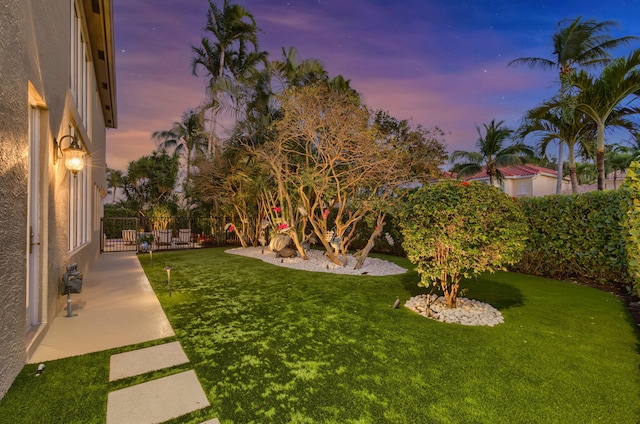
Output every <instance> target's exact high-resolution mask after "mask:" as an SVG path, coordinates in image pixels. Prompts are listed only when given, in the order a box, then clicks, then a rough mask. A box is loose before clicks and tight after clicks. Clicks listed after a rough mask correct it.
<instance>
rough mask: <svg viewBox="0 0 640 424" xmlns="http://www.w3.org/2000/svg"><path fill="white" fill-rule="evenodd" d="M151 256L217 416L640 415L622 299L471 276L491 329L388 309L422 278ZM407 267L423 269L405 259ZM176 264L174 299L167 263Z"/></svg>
mask: <svg viewBox="0 0 640 424" xmlns="http://www.w3.org/2000/svg"><path fill="white" fill-rule="evenodd" d="M141 259H142V263H143V266H144V267H145V270H146V272H147V274H148V276H149V278H150V280H151V281H152V284H153V286H154V289H155V290H156V293H158V295H159V298H160V301H161V303H162V304H163V306H164V308H165V311H166V313H167V315H168V317H169V320H170V321H171V323H172V325H173V327H174V329H175V331H176V333H177V336H178V338H179V339H180V342H181V343H182V345H183V346H184V349H185V351H186V352H187V355H188V356H189V358H190V359H191V362H192V363H193V364H194V367H195V369H196V372H197V374H198V376H199V378H200V380H201V382H202V384H203V386H204V388H205V391H206V392H207V394H208V396H209V399H210V401H211V402H212V404H213V406H212V407H213V409H214V410H216V411H217V413H216V415H217V416H219V417H220V418H221V420H222V421H223V422H234V423H249V422H256V423H264V422H274V423H284V422H299V423H303V422H304V423H312V422H314V423H328V422H335V423H382V422H388V423H427V422H433V423H452V422H460V423H471V422H486V423H500V422H502V423H514V422H528V423H534V422H539V423H551V422H561V423H570V422H574V423H587V422H616V423H637V422H638V417H640V402H639V401H640V369H639V366H640V355H639V353H638V341H639V339H638V334H637V333H636V331H635V329H634V327H635V325H634V324H633V323H632V320H631V317H630V316H629V315H628V313H627V312H626V310H625V307H624V304H623V303H621V302H619V301H618V300H617V299H616V298H615V297H614V296H612V295H611V294H608V293H604V292H601V291H598V290H595V289H591V288H587V287H582V286H578V285H573V284H568V283H564V282H558V281H553V280H547V279H542V278H534V277H529V276H524V275H519V274H511V273H499V274H496V275H491V276H487V277H486V278H483V279H481V280H479V281H473V282H469V283H468V284H465V287H468V288H469V290H468V294H467V295H468V297H471V298H475V299H479V300H482V301H485V302H488V303H490V304H492V305H493V306H495V307H497V308H498V309H500V310H501V311H502V313H503V315H504V317H505V323H504V324H501V325H498V326H496V327H493V328H477V327H464V326H458V325H452V324H443V323H439V322H435V321H432V320H429V319H426V318H424V317H421V316H418V315H416V314H414V313H412V312H410V311H408V310H406V309H402V308H401V309H392V308H390V305H391V304H392V303H393V301H394V300H395V298H396V296H399V297H400V299H401V300H402V301H403V302H404V301H405V300H406V299H407V298H409V297H410V296H413V295H415V294H418V293H420V292H421V290H422V289H419V288H418V287H417V286H416V282H417V281H418V277H417V274H415V273H414V272H408V273H406V274H404V275H399V276H389V277H366V276H337V275H334V274H327V273H305V272H301V271H296V270H291V269H287V268H282V267H275V266H272V265H268V264H265V263H263V262H261V261H259V260H256V259H250V258H244V257H239V256H236V255H229V254H224V253H223V251H222V250H201V251H190V252H174V253H166V254H162V255H161V254H158V255H156V256H154V266H153V268H151V267H149V262H148V258H146V257H143V258H141ZM394 261H396V262H398V263H399V264H401V265H403V266H406V267H407V268H411V265H410V264H409V263H408V262H407V261H405V260H403V259H398V258H394ZM166 265H171V266H172V267H173V271H172V274H171V278H172V285H173V287H174V290H175V292H176V293H175V294H174V296H172V297H171V298H169V297H168V295H167V287H166V274H165V273H164V271H163V268H164V266H166Z"/></svg>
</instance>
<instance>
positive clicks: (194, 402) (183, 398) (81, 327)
mask: <svg viewBox="0 0 640 424" xmlns="http://www.w3.org/2000/svg"><path fill="white" fill-rule="evenodd" d="M71 305H72V308H71V311H72V313H73V314H74V316H73V317H67V316H66V315H67V310H66V307H65V308H64V310H63V311H61V312H60V313H59V314H58V316H57V317H56V319H55V320H54V321H53V323H52V324H51V326H50V328H49V330H48V331H47V333H46V335H45V336H44V338H43V340H42V342H41V343H40V345H39V346H38V347H37V348H36V350H35V351H34V353H33V355H32V356H31V358H29V363H41V362H47V361H52V360H55V359H61V358H66V357H71V356H77V355H84V354H87V353H91V352H98V351H102V350H107V349H113V348H116V347H123V346H129V345H134V344H138V343H143V342H147V341H151V340H158V339H163V338H166V337H171V336H174V335H175V333H174V332H173V329H172V328H171V325H170V324H169V320H168V319H167V317H166V315H165V314H164V311H163V310H162V307H161V306H160V302H159V301H158V298H157V297H156V295H155V293H154V292H153V289H152V288H151V285H150V284H149V281H148V280H147V277H146V275H145V274H144V271H143V269H142V267H141V266H140V263H139V262H138V258H137V257H136V254H135V253H134V252H119V253H108V254H102V255H100V257H99V258H98V260H97V261H96V263H95V264H94V266H93V267H92V268H91V270H90V271H89V272H87V273H86V274H85V275H84V279H83V287H82V293H77V294H72V296H71ZM188 362H189V360H188V358H187V357H186V355H185V354H184V351H183V350H182V347H181V346H180V343H179V342H171V343H166V344H163V345H158V346H152V347H149V348H145V349H139V350H134V351H131V352H125V353H121V354H116V355H113V356H112V357H111V361H110V376H109V381H113V380H117V379H121V378H125V377H130V376H133V375H139V374H144V373H147V372H150V371H154V370H159V369H164V368H170V367H173V366H175V365H179V364H184V363H188ZM208 405H209V401H208V399H207V397H206V395H205V393H204V391H203V390H202V386H201V385H200V383H199V381H198V379H197V377H196V374H195V372H194V371H193V370H189V371H185V372H182V373H179V374H174V375H169V376H167V377H163V378H159V379H156V380H152V381H148V382H145V383H141V384H137V385H134V386H131V387H127V388H124V389H121V390H117V391H114V392H111V393H109V396H108V400H107V423H109V424H111V423H114V424H115V423H118V424H124V423H129V422H131V423H138V424H144V423H157V422H162V421H166V420H168V419H171V418H175V417H179V416H182V415H185V414H187V413H189V412H192V411H194V410H197V409H201V408H204V407H206V406H208ZM218 422H219V421H218V420H217V419H216V418H214V419H213V420H210V421H207V423H212V424H215V423H218Z"/></svg>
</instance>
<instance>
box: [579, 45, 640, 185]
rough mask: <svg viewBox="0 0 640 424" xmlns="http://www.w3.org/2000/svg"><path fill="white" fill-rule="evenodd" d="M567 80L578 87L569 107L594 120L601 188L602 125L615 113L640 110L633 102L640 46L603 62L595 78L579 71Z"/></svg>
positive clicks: (639, 78)
mask: <svg viewBox="0 0 640 424" xmlns="http://www.w3.org/2000/svg"><path fill="white" fill-rule="evenodd" d="M569 82H570V84H571V85H572V86H573V87H576V88H577V89H578V90H579V94H578V95H577V96H576V97H575V99H574V100H573V101H572V103H573V106H574V107H575V108H576V109H578V110H580V111H582V112H584V113H585V114H586V115H588V116H589V117H590V118H591V119H593V121H594V122H595V123H596V127H597V138H596V165H597V170H598V190H603V189H604V179H605V168H604V153H605V139H604V132H605V128H606V126H607V125H609V124H610V123H611V119H612V118H613V117H615V116H629V115H635V114H638V113H640V107H637V106H635V105H633V102H634V101H635V100H637V99H638V97H639V93H640V49H638V50H635V51H634V52H632V53H631V54H630V55H629V56H628V57H626V58H620V59H617V60H615V61H613V62H612V63H610V64H609V65H607V66H606V67H605V69H604V70H603V71H602V74H601V75H600V76H599V77H598V78H595V77H592V76H590V75H588V74H587V73H586V72H584V71H582V72H580V73H578V74H576V75H573V76H571V78H570V79H569ZM623 101H625V102H626V104H625V106H624V107H621V106H620V104H621V103H622V102H623Z"/></svg>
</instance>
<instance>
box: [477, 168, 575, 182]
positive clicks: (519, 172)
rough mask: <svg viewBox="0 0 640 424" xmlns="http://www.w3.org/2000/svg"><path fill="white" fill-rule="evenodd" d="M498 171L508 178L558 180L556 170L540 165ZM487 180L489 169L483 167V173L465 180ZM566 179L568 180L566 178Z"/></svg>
mask: <svg viewBox="0 0 640 424" xmlns="http://www.w3.org/2000/svg"><path fill="white" fill-rule="evenodd" d="M498 169H500V172H502V175H504V176H505V177H506V178H510V177H511V178H518V177H531V176H535V175H547V176H550V177H553V178H556V176H557V175H558V172H557V171H556V170H555V169H549V168H545V167H543V166H538V165H514V166H505V167H502V168H498ZM485 178H489V175H487V169H486V168H485V167H482V171H480V172H478V173H477V174H475V175H472V176H470V177H467V178H465V179H466V180H481V179H485ZM564 178H565V179H566V177H564Z"/></svg>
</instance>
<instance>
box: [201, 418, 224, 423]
mask: <svg viewBox="0 0 640 424" xmlns="http://www.w3.org/2000/svg"><path fill="white" fill-rule="evenodd" d="M200 424H220V421H218V419H217V418H214V419H212V420H209V421H205V422H203V423H200Z"/></svg>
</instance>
